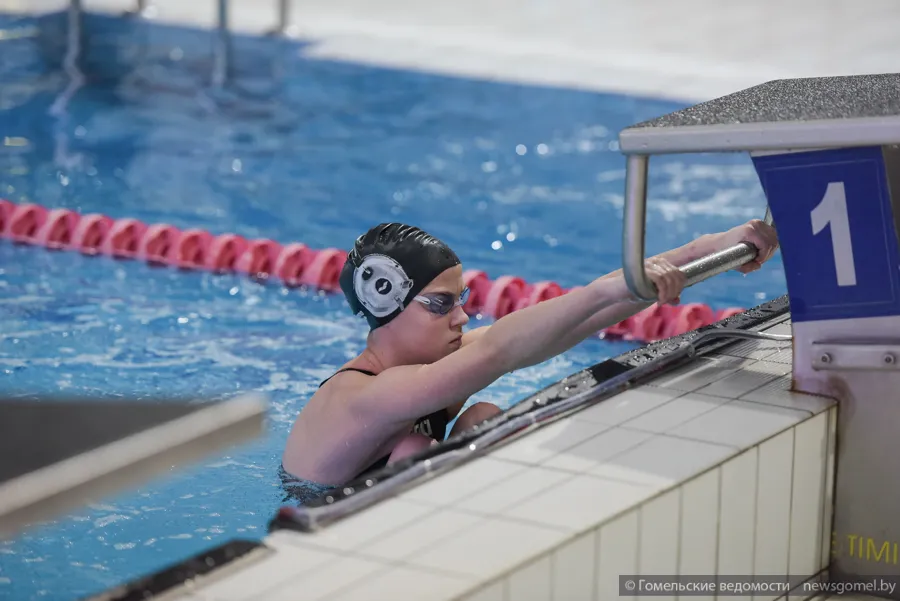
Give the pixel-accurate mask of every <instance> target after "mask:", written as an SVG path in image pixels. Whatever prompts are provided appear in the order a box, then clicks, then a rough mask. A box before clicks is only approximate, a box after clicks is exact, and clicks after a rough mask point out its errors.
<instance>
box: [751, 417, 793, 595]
mask: <svg viewBox="0 0 900 601" xmlns="http://www.w3.org/2000/svg"><path fill="white" fill-rule="evenodd" d="M793 466H794V429H793V428H791V429H790V430H788V431H786V432H783V433H781V434H779V435H778V436H776V437H774V438H771V439H769V440H767V441H766V442H764V443H762V444H761V445H760V446H759V480H758V482H757V490H756V549H755V555H754V570H753V573H754V574H762V575H784V574H787V573H788V554H789V549H790V534H791V492H792V491H791V489H792V484H793ZM777 596H778V595H756V596H754V597H753V599H754V601H760V600H772V599H775V598H776V597H777Z"/></svg>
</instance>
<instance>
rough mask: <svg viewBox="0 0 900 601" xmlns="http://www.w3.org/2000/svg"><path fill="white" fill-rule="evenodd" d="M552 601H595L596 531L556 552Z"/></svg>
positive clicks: (553, 563)
mask: <svg viewBox="0 0 900 601" xmlns="http://www.w3.org/2000/svg"><path fill="white" fill-rule="evenodd" d="M551 561H552V568H553V597H552V600H553V601H594V588H595V587H596V576H595V571H596V566H597V530H596V529H592V530H590V531H588V532H587V533H586V534H582V535H581V536H578V537H577V538H575V539H574V540H573V541H571V542H568V543H566V544H565V545H563V546H562V547H560V548H559V549H557V550H556V551H554V552H553V555H552V557H551Z"/></svg>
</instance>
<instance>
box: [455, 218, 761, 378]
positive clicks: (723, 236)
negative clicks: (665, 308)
mask: <svg viewBox="0 0 900 601" xmlns="http://www.w3.org/2000/svg"><path fill="white" fill-rule="evenodd" d="M744 241H747V242H751V243H753V244H754V245H756V247H757V248H758V249H759V255H758V256H757V258H756V260H754V261H752V262H751V263H749V264H747V265H745V266H743V267H742V268H741V269H740V271H743V272H745V273H747V272H750V271H755V270H756V269H759V268H760V267H761V266H762V264H763V263H764V262H766V261H767V260H769V259H770V258H771V257H772V255H773V254H774V252H775V250H776V249H777V248H778V237H777V235H776V233H775V230H774V228H772V227H771V226H769V225H767V224H765V223H763V222H762V221H759V220H751V221H749V222H747V223H745V224H743V225H739V226H737V227H735V228H732V229H730V230H728V231H726V232H721V233H717V234H707V235H705V236H701V237H699V238H697V239H696V240H693V241H691V242H689V243H687V244H685V245H684V246H681V247H678V248H675V249H672V250H670V251H667V252H664V253H661V254H659V255H656V256H655V257H653V258H654V259H665V260H667V261H669V262H670V263H672V264H673V265H675V266H677V267H681V266H682V265H686V264H688V263H690V262H691V261H695V260H697V259H699V258H701V257H705V256H706V255H708V254H711V253H714V252H717V251H719V250H723V249H726V248H729V247H731V246H734V245H735V244H738V243H739V242H744ZM622 275H623V274H622V270H621V269H619V270H617V271H614V272H612V273H609V274H606V275H604V276H601V277H600V278H599V279H600V280H604V279H609V278H615V277H622ZM651 304H652V302H630V301H624V302H620V303H616V304H614V305H612V306H610V307H605V308H603V309H601V310H600V311H598V312H597V313H595V314H594V315H592V316H591V317H589V318H588V319H586V320H585V321H584V322H583V323H580V324H578V325H577V326H576V327H575V328H574V329H573V330H572V331H570V332H567V333H566V334H565V335H563V336H561V337H560V338H559V339H558V340H555V341H554V342H553V344H551V345H550V346H549V347H547V349H546V350H545V353H544V356H543V359H542V361H546V360H547V359H550V358H552V357H555V356H556V355H559V354H560V353H564V352H565V351H567V350H569V349H570V348H572V347H574V346H575V345H577V344H578V343H580V342H582V341H583V340H585V339H587V338H589V337H591V336H594V335H595V334H596V333H597V332H599V331H601V330H604V329H606V328H608V327H610V326H612V325H615V324H617V323H619V322H620V321H622V320H625V319H628V318H629V317H631V316H632V315H635V314H636V313H638V312H640V311H642V310H643V309H645V308H647V307H649V306H650V305H651ZM490 327H491V326H483V327H481V328H477V329H475V330H472V331H470V332H467V333H466V336H467V337H468V340H467V341H466V343H469V344H470V343H471V342H474V340H475V339H477V338H480V337H481V336H483V335H484V334H485V333H486V332H487V330H488V328H490Z"/></svg>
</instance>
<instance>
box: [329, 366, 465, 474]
mask: <svg viewBox="0 0 900 601" xmlns="http://www.w3.org/2000/svg"><path fill="white" fill-rule="evenodd" d="M342 371H358V372H359V373H361V374H366V375H367V376H374V375H375V374H374V373H373V372H371V371H369V370H367V369H358V368H356V367H345V368H344V369H339V370H337V371H336V372H334V373H333V374H332V375H331V376H329V377H328V378H326V379H325V380H323V381H322V383H321V384H319V388H321V387H322V386H323V385H324V384H325V382H327V381H328V380H330V379H331V378H333V377H334V376H336V375H338V374H339V373H341V372H342ZM449 423H450V420H449V416H448V415H447V410H446V409H439V410H437V411H435V412H434V413H432V414H430V415H426V416H425V417H422V418H419V420H418V421H416V424H415V426H413V432H418V433H419V434H424V435H425V436H428V437H429V438H433V439H434V440H436V441H438V442H442V441H443V440H444V437H445V436H446V435H447V424H449ZM390 456H391V455H390V453H388V454H387V455H385V456H384V457H382V458H381V459H379V460H378V461H376V462H375V463H373V464H372V465H370V466H369V467H367V468H366V469H365V470H363V472H362V473H366V472H370V471H372V470H377V469H381V468H383V467H384V466H386V465H387V462H388V459H389V458H390Z"/></svg>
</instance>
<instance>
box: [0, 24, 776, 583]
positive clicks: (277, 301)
mask: <svg viewBox="0 0 900 601" xmlns="http://www.w3.org/2000/svg"><path fill="white" fill-rule="evenodd" d="M84 28H85V36H84V39H86V40H88V41H89V43H88V44H87V46H86V47H85V50H84V52H83V61H84V62H83V63H82V68H83V72H84V75H85V77H86V81H85V85H83V86H82V87H80V88H78V89H76V90H74V92H72V90H70V92H71V93H70V94H66V93H65V91H66V90H67V86H68V85H69V83H70V80H69V78H68V77H67V76H66V74H65V72H64V70H63V62H62V58H63V52H64V36H63V33H64V31H65V19H64V17H63V15H60V14H57V15H50V16H46V17H42V18H40V19H33V18H21V17H10V16H6V17H4V16H2V15H0V29H3V30H4V31H5V32H6V33H7V35H6V36H0V40H4V41H0V197H6V198H8V199H9V200H12V201H14V202H37V203H40V204H42V205H44V206H47V207H52V208H57V207H66V208H70V209H73V210H76V211H79V212H81V213H88V212H101V213H105V214H107V215H109V216H111V217H113V218H118V217H136V218H139V219H142V220H144V221H145V222H148V223H154V222H165V223H170V224H172V225H175V226H177V227H181V228H188V227H199V228H202V229H206V230H208V231H210V232H213V233H222V232H235V233H238V234H241V235H243V236H247V237H266V238H271V239H274V240H277V241H279V242H281V243H288V242H304V243H306V244H307V245H309V246H311V247H313V248H323V247H329V246H335V247H338V248H343V249H346V248H349V246H350V245H351V244H352V242H353V240H354V238H355V237H356V236H357V235H359V234H360V233H362V232H363V231H364V230H366V229H367V228H368V227H370V226H371V225H374V224H376V223H379V222H382V221H388V220H399V221H404V222H408V223H412V224H415V225H418V226H420V227H422V228H424V229H425V230H426V231H429V232H430V233H433V234H434V235H436V236H438V237H440V238H442V239H444V240H445V241H446V242H448V243H449V244H450V245H451V246H452V247H453V248H455V249H456V250H457V252H458V254H459V255H460V257H461V258H462V260H463V262H464V266H465V267H466V268H477V269H481V270H484V271H486V272H487V273H488V274H489V276H490V277H491V278H492V279H493V278H496V277H499V276H500V275H504V274H514V275H518V276H521V277H523V278H525V279H526V280H527V281H529V282H536V281H540V280H544V279H550V280H554V281H556V282H558V283H559V284H560V285H562V286H564V287H569V286H573V285H578V284H584V283H586V282H588V281H590V280H591V279H593V278H595V277H597V276H600V275H602V274H604V273H606V272H608V271H611V270H615V269H618V268H619V267H621V216H622V195H623V190H624V159H623V157H622V155H621V154H620V153H619V152H618V151H617V148H616V139H617V133H618V131H619V130H620V129H622V128H623V127H626V126H628V125H630V124H632V123H635V122H637V121H642V120H645V119H648V118H651V117H654V116H658V115H660V114H662V113H666V112H669V111H672V110H676V109H678V108H681V106H682V105H681V104H678V103H674V102H670V101H660V100H654V99H648V98H634V97H627V96H621V95H610V94H598V93H589V92H583V91H570V90H563V89H552V88H545V87H533V86H526V85H514V84H508V83H496V82H488V81H475V80H468V79H464V78H454V77H445V76H434V75H429V74H424V73H417V72H406V71H397V70H389V69H378V68H372V67H363V66H358V65H353V64H345V63H340V62H332V61H325V60H313V59H309V58H305V57H304V48H305V46H304V44H302V43H297V42H286V41H279V40H274V39H265V38H236V39H235V42H234V56H235V58H236V64H235V68H234V72H233V74H232V76H233V79H232V80H231V83H230V84H229V85H228V86H227V87H226V89H223V90H215V89H213V88H212V87H211V86H210V84H209V74H210V72H211V69H212V57H211V48H212V44H211V37H210V33H209V32H201V31H194V30H188V29H182V28H175V27H167V26H160V25H147V24H145V23H140V22H131V21H127V20H121V19H114V18H110V17H101V16H88V17H87V18H86V20H85V23H84ZM10 32H12V34H10ZM64 98H68V100H67V101H64V100H61V99H64ZM649 198H650V202H649V208H648V236H647V238H648V252H649V253H656V252H661V251H663V250H667V249H669V248H671V247H673V246H676V245H679V244H683V243H685V242H687V241H689V240H691V239H692V238H693V237H695V236H697V235H699V234H702V233H707V232H712V231H719V230H723V229H726V228H729V227H732V226H734V225H737V224H738V223H741V222H742V221H744V220H746V219H749V218H752V217H758V216H761V215H762V214H763V211H764V208H765V204H764V199H763V195H762V192H761V189H760V187H759V184H758V181H757V179H756V175H755V173H754V171H753V168H752V165H751V163H750V160H749V158H748V157H746V156H743V155H710V156H706V155H694V156H669V157H663V158H654V159H653V160H652V161H651V180H650V188H649ZM784 292H785V284H784V279H783V274H782V271H781V263H780V257H776V259H775V260H773V261H772V262H771V263H770V264H768V265H767V266H766V267H765V268H764V269H763V270H761V271H760V272H758V273H756V274H754V275H752V276H750V277H746V278H745V277H743V276H741V275H740V274H737V273H730V274H726V275H723V276H721V277H719V278H716V279H714V280H713V281H710V282H708V283H705V284H702V285H700V286H698V287H696V288H694V289H691V290H689V291H687V292H686V293H685V295H684V296H683V300H684V302H691V301H702V302H706V303H708V304H710V305H712V306H713V307H714V308H725V307H729V306H751V305H754V304H757V303H759V302H762V301H763V300H765V299H769V298H772V297H775V296H777V295H780V294H783V293H784ZM0 314H2V319H0V394H5V395H15V396H29V397H38V396H40V395H44V394H55V393H58V392H60V391H61V392H64V393H71V394H73V395H95V396H101V397H135V398H148V397H160V396H179V397H182V396H186V395H193V396H195V397H197V398H223V397H228V396H231V395H234V394H236V393H240V392H242V391H249V390H253V391H262V392H265V393H266V394H267V395H268V396H269V398H270V401H271V409H270V411H269V414H268V418H269V419H268V429H269V430H268V435H267V436H266V437H265V438H264V439H263V440H260V441H258V442H256V443H254V444H251V445H247V446H244V447H241V448H239V449H235V450H234V451H233V452H232V453H229V454H227V455H225V456H221V457H214V458H212V459H210V460H208V461H206V462H204V463H203V464H202V465H199V466H195V467H193V468H191V469H188V470H181V471H175V472H173V473H171V474H169V475H167V476H165V477H163V478H160V479H158V480H156V481H154V482H152V483H149V484H147V485H145V486H143V487H141V488H139V489H137V490H133V491H129V492H128V493H127V494H122V495H119V496H116V497H113V498H108V499H105V500H103V502H102V503H99V504H96V505H92V506H90V507H87V508H85V509H83V510H81V511H78V512H75V513H74V514H73V515H70V516H67V517H65V518H62V519H59V520H57V521H55V522H52V523H49V524H46V525H44V526H41V527H39V528H37V529H35V530H32V531H30V532H29V533H27V534H26V535H23V536H21V537H20V538H18V539H16V540H12V541H6V542H0V598H9V599H17V600H25V599H75V598H80V597H83V596H86V595H89V594H91V593H96V592H99V591H101V590H104V589H106V588H108V587H111V586H114V585H116V584H119V583H122V582H124V581H127V580H129V579H132V578H135V577H137V576H140V575H143V574H146V573H147V572H150V571H153V570H157V569H160V568H161V567H163V566H165V565H168V564H170V563H173V562H176V561H179V560H181V559H184V558H185V557H187V556H189V555H192V554H194V553H196V552H198V551H200V550H201V549H205V548H208V547H211V546H213V545H216V544H220V543H222V542H224V541H226V540H228V539H231V538H237V537H246V538H254V539H255V538H261V537H262V536H264V530H265V525H266V523H267V521H268V519H269V518H270V517H271V516H272V514H273V513H274V511H275V510H276V509H277V507H278V506H279V504H281V503H282V501H283V498H284V491H283V490H281V488H280V481H279V479H278V474H277V468H278V465H279V460H280V454H281V449H282V445H283V443H284V441H285V439H286V437H287V434H288V431H289V429H290V426H291V423H292V421H293V419H294V417H295V416H296V414H297V412H298V411H299V410H300V409H301V408H302V407H303V404H304V402H305V401H306V399H307V398H308V397H309V396H310V395H311V394H312V392H313V391H314V390H315V388H316V386H317V385H318V383H319V382H320V381H321V380H323V379H324V378H326V377H328V376H329V375H331V373H333V371H334V370H335V369H336V368H338V367H339V366H340V365H341V364H343V363H344V362H345V361H347V360H348V359H350V358H352V357H353V356H355V354H356V353H358V352H359V351H360V350H361V349H362V347H363V345H364V342H365V334H366V328H365V324H364V322H363V321H361V320H360V319H357V318H355V317H353V316H352V315H350V314H349V311H348V310H347V309H346V305H345V303H344V301H343V299H342V298H341V297H339V296H334V295H324V294H321V293H318V292H316V291H310V290H304V289H290V290H289V289H286V288H284V287H281V286H279V285H278V284H277V283H272V282H270V283H267V284H261V283H256V282H252V281H250V280H248V279H246V278H242V277H240V276H233V275H218V276H217V275H212V274H209V273H183V272H176V271H174V270H171V269H168V268H155V267H151V266H148V265H146V264H142V263H139V262H133V261H118V260H111V259H106V258H87V257H83V256H81V255H79V254H77V253H66V252H52V251H47V250H44V249H40V248H32V247H22V246H14V245H12V244H10V243H8V242H3V241H0ZM481 323H484V322H480V321H479V320H473V321H472V322H471V326H478V325H481ZM634 346H635V345H633V344H631V343H623V342H610V341H603V340H600V339H592V340H588V341H585V342H584V343H582V344H580V345H579V346H577V347H576V348H574V349H572V350H571V351H569V352H567V353H565V354H563V355H561V356H560V357H557V358H555V359H553V360H551V361H548V362H546V363H544V364H542V365H539V366H535V367H533V368H530V369H526V370H523V371H521V372H518V373H516V374H513V375H509V376H506V377H504V378H502V379H501V380H499V381H498V382H496V383H495V384H494V385H492V386H490V387H489V388H487V389H486V390H485V391H483V392H482V393H480V394H478V395H475V396H474V397H473V398H472V399H471V402H477V401H489V402H493V403H496V404H498V405H499V406H501V407H504V408H506V407H509V406H511V405H513V404H515V403H516V402H517V401H519V400H521V399H523V398H524V397H526V396H528V395H529V394H530V393H531V392H533V391H534V390H535V389H537V388H541V387H543V386H546V385H548V384H551V383H553V382H555V381H556V380H558V379H560V378H562V377H564V376H566V375H568V374H570V373H572V372H574V371H577V370H579V369H581V368H584V367H586V366H589V365H592V364H594V363H597V362H599V361H601V360H603V359H605V358H607V357H609V356H612V355H615V354H618V353H621V352H623V351H625V350H628V349H630V348H633V347H634ZM25 452H27V451H25Z"/></svg>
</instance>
